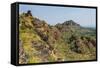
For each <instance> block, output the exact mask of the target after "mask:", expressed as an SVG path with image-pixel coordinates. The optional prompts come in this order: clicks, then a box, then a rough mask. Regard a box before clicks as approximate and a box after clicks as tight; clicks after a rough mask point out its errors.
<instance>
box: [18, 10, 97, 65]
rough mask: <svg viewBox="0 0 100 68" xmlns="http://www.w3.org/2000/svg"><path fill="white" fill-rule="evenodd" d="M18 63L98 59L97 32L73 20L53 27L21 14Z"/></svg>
mask: <svg viewBox="0 0 100 68" xmlns="http://www.w3.org/2000/svg"><path fill="white" fill-rule="evenodd" d="M19 21H20V22H19V63H20V64H27V63H42V62H59V61H75V60H93V59H96V34H95V30H93V29H89V28H84V27H81V26H80V25H79V24H77V23H75V22H74V21H73V20H69V21H65V22H64V23H62V24H56V25H54V26H51V25H49V24H47V22H45V21H44V20H40V19H38V18H36V17H35V16H32V14H31V11H28V12H27V13H22V14H20V15H19Z"/></svg>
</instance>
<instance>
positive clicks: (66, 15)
mask: <svg viewBox="0 0 100 68" xmlns="http://www.w3.org/2000/svg"><path fill="white" fill-rule="evenodd" d="M28 10H31V12H32V15H33V16H35V17H37V18H39V19H41V20H45V21H46V22H47V23H49V24H51V25H55V24H57V23H63V22H64V21H67V20H73V21H75V22H76V23H78V24H80V25H81V26H85V27H95V25H96V10H95V9H91V8H75V7H56V6H40V5H24V4H20V5H19V13H23V12H27V11H28Z"/></svg>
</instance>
